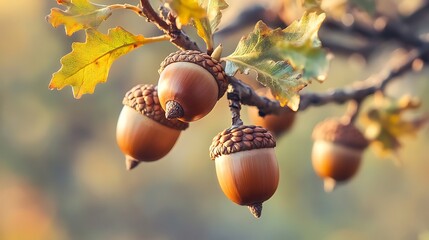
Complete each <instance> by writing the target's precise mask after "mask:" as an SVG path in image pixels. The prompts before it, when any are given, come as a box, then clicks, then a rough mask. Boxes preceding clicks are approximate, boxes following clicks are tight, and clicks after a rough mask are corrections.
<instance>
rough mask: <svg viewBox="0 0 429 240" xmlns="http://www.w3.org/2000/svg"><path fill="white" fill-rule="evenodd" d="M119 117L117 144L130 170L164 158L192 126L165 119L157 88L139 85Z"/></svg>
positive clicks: (130, 92)
mask: <svg viewBox="0 0 429 240" xmlns="http://www.w3.org/2000/svg"><path fill="white" fill-rule="evenodd" d="M122 103H123V104H124V107H123V108H122V111H121V113H120V115H119V119H118V124H117V128H116V141H117V143H118V145H119V147H120V149H121V150H122V152H123V153H124V154H125V160H126V167H127V169H128V170H131V169H133V168H135V167H136V166H137V165H138V164H139V163H140V162H151V161H155V160H158V159H160V158H162V157H164V156H165V155H166V154H167V153H168V152H169V151H170V150H171V148H173V146H174V144H175V143H176V140H177V138H178V137H179V135H180V132H181V131H182V130H185V129H186V128H188V126H189V124H188V123H184V122H181V121H179V120H168V119H166V118H165V116H164V115H165V113H164V110H162V108H161V105H160V104H159V99H158V93H157V87H156V86H153V85H137V86H135V87H133V88H132V89H131V90H130V91H128V92H127V93H126V94H125V97H124V100H123V102H122Z"/></svg>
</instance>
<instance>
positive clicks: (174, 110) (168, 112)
mask: <svg viewBox="0 0 429 240" xmlns="http://www.w3.org/2000/svg"><path fill="white" fill-rule="evenodd" d="M184 115H185V113H184V111H183V108H182V106H181V105H180V103H178V102H176V101H174V100H170V101H168V102H167V103H166V104H165V118H167V119H175V118H181V117H183V116H184Z"/></svg>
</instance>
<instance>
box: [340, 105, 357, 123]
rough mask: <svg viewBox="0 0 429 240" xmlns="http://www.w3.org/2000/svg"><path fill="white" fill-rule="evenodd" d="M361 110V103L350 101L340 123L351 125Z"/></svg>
mask: <svg viewBox="0 0 429 240" xmlns="http://www.w3.org/2000/svg"><path fill="white" fill-rule="evenodd" d="M360 108H361V102H360V101H357V100H350V101H349V104H348V105H347V111H346V113H345V114H344V116H343V117H342V121H343V122H344V123H345V124H353V123H354V122H355V120H356V118H357V116H358V115H359V111H360Z"/></svg>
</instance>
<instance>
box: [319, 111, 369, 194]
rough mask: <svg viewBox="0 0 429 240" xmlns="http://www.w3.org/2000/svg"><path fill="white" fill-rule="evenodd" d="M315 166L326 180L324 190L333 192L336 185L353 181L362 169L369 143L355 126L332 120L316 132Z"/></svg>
mask: <svg viewBox="0 0 429 240" xmlns="http://www.w3.org/2000/svg"><path fill="white" fill-rule="evenodd" d="M313 139H314V144H313V150H312V163H313V168H314V170H315V172H316V173H317V175H319V176H320V177H321V178H322V179H323V180H324V189H325V191H326V192H331V191H332V190H333V189H334V188H335V184H336V182H343V181H346V180H349V179H350V178H351V177H353V176H354V175H355V174H356V172H357V171H358V169H359V165H360V162H361V159H362V153H363V150H364V149H365V148H366V147H367V146H368V144H369V143H368V140H367V139H366V138H365V137H364V135H363V134H362V133H361V132H360V131H359V129H357V128H356V127H355V126H354V125H353V124H351V123H347V124H346V123H343V122H341V121H340V120H337V119H328V120H325V121H323V122H321V123H319V124H318V125H317V126H316V127H315V128H314V131H313Z"/></svg>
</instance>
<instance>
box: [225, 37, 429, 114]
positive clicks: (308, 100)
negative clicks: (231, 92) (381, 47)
mask: <svg viewBox="0 0 429 240" xmlns="http://www.w3.org/2000/svg"><path fill="white" fill-rule="evenodd" d="M426 54H429V46H425V47H424V48H421V49H419V50H413V51H411V52H410V53H409V54H408V56H407V58H406V60H405V61H404V62H403V63H402V64H401V65H400V66H398V67H397V68H394V69H389V70H386V71H382V72H380V73H379V74H375V75H373V76H371V77H369V78H368V79H366V80H365V81H363V82H357V83H355V84H352V85H351V86H349V87H345V88H338V89H334V90H330V91H327V92H323V93H302V94H301V101H300V104H299V109H298V110H299V111H303V110H306V109H307V108H308V107H310V106H322V105H325V104H328V103H337V104H343V103H345V102H347V101H349V100H355V101H358V102H360V101H362V100H363V99H365V98H366V97H368V96H370V95H372V94H374V93H375V92H377V91H383V90H384V89H385V87H386V86H387V85H388V83H390V82H391V81H392V80H393V79H394V78H396V77H398V76H400V75H402V74H404V73H405V72H407V71H409V70H410V69H411V68H412V64H413V62H414V60H416V59H418V58H421V57H422V56H423V55H426ZM230 82H231V84H234V85H235V88H237V90H238V91H239V92H240V97H241V103H243V104H245V105H250V106H256V107H258V109H259V111H262V112H264V113H265V114H278V113H280V111H281V109H282V107H281V106H280V104H279V102H278V101H273V100H270V99H268V98H265V97H260V96H258V95H257V94H256V92H255V91H254V90H253V89H252V88H251V87H250V86H248V85H246V84H244V83H243V82H241V81H240V80H238V79H236V78H234V77H231V78H230Z"/></svg>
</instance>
